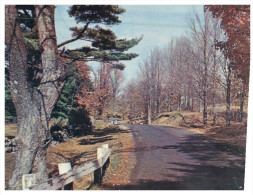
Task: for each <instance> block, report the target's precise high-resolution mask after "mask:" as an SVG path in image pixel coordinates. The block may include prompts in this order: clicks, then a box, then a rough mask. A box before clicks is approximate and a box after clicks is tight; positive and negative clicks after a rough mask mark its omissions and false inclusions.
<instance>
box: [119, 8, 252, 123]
mask: <svg viewBox="0 0 253 195" xmlns="http://www.w3.org/2000/svg"><path fill="white" fill-rule="evenodd" d="M249 10H250V8H249V6H211V5H208V6H205V7H204V12H203V17H201V16H200V15H198V14H196V15H195V16H194V17H192V18H191V19H190V20H189V22H188V26H189V30H188V31H187V32H186V33H185V35H182V36H180V37H177V38H173V39H171V41H170V42H169V44H168V46H167V47H166V48H156V49H153V50H152V51H151V54H150V57H148V58H147V59H145V60H144V61H143V62H142V63H141V64H140V65H139V70H138V74H137V75H138V76H137V78H136V79H135V80H133V81H132V82H130V83H128V85H127V86H126V89H125V91H124V93H123V94H121V98H122V100H121V104H122V105H123V107H126V105H128V109H122V110H123V111H124V113H123V114H124V115H125V116H128V119H129V120H130V121H132V122H134V121H135V120H136V119H142V120H145V121H146V122H147V123H148V124H151V122H152V121H153V120H155V119H156V118H157V117H158V116H159V114H160V113H162V112H171V111H173V110H190V111H201V112H202V113H203V116H202V118H203V119H202V123H203V125H204V126H205V125H207V115H208V114H209V113H210V114H211V116H212V124H213V125H215V124H216V122H217V106H218V105H221V104H225V105H226V112H225V114H226V117H225V118H226V125H227V126H229V125H230V122H231V119H232V113H231V103H234V104H236V105H240V110H239V113H238V120H239V121H242V119H243V117H244V115H245V113H244V112H243V107H244V104H245V99H246V98H247V94H248V85H249V67H250V60H249V59H250V58H249V56H250V53H249V52H250V48H249V46H250V25H249V18H250V17H249V16H250V12H249ZM208 108H209V109H208ZM208 110H209V111H208Z"/></svg>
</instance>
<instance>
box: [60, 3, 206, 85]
mask: <svg viewBox="0 0 253 195" xmlns="http://www.w3.org/2000/svg"><path fill="white" fill-rule="evenodd" d="M68 7H69V6H68V5H64V6H61V5H58V6H56V10H55V21H56V22H55V25H56V26H55V27H56V33H57V41H58V43H61V42H63V41H65V40H68V39H70V38H71V32H70V31H69V27H71V26H75V25H76V24H75V21H74V19H73V18H70V17H69V15H68V13H67V10H68ZM121 7H123V8H125V10H126V12H125V13H123V14H121V15H120V16H119V18H120V20H121V21H122V22H121V23H120V24H118V25H114V26H110V27H109V28H110V29H112V30H113V31H114V32H115V34H116V36H117V38H128V39H131V38H138V37H141V36H142V35H143V39H142V40H141V42H140V43H139V44H138V45H136V46H135V47H133V48H131V49H129V50H128V52H133V53H137V54H139V56H138V57H136V58H134V59H132V60H130V61H122V62H123V63H124V64H125V65H126V68H125V70H124V76H125V80H126V82H127V81H129V80H132V79H134V78H135V77H136V73H137V70H138V65H139V64H140V63H142V62H143V61H144V60H145V59H146V58H148V56H149V55H150V52H151V50H152V49H155V48H157V47H159V48H163V47H166V46H168V43H169V41H170V40H171V38H172V37H178V36H180V35H182V34H184V33H185V32H186V31H187V30H188V24H187V22H188V21H189V18H190V17H191V16H193V14H194V13H199V14H200V15H201V14H203V6H202V5H121ZM83 44H85V43H84V41H76V42H74V43H71V44H68V45H66V48H69V49H73V48H77V47H81V46H82V45H83ZM88 64H89V65H90V66H93V67H96V66H97V63H88Z"/></svg>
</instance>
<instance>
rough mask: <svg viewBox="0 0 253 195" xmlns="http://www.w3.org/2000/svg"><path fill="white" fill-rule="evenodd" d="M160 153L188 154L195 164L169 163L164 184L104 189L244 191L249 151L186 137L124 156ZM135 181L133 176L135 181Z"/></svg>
mask: <svg viewBox="0 0 253 195" xmlns="http://www.w3.org/2000/svg"><path fill="white" fill-rule="evenodd" d="M159 150H160V151H163V153H164V150H175V151H177V152H179V153H184V154H187V156H188V157H189V158H190V159H191V161H189V162H188V161H187V160H182V161H180V160H181V159H170V160H167V162H165V164H166V165H165V167H166V168H165V169H166V171H164V175H163V176H164V177H165V178H166V179H164V180H159V181H157V180H155V179H142V180H137V182H132V183H129V184H126V185H118V186H117V185H116V186H110V185H107V186H103V187H104V188H105V189H108V190H109V189H114V190H241V189H243V188H244V172H245V148H239V147H236V146H232V145H229V144H225V143H221V142H217V141H215V140H212V139H209V138H207V137H206V136H203V135H199V134H194V135H188V136H185V137H183V138H182V139H181V141H180V142H179V143H178V144H175V145H163V146H143V147H139V148H130V149H129V150H125V151H121V152H135V154H136V155H137V156H138V153H139V152H141V153H142V152H145V151H151V152H152V151H159ZM118 152H120V151H118ZM167 159H168V158H167ZM193 161H194V162H195V163H193ZM150 163H152V162H150ZM137 168H138V164H137ZM134 177H135V174H134V173H133V175H132V180H133V181H134V180H135V178H134Z"/></svg>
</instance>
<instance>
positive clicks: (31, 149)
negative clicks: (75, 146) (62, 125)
mask: <svg viewBox="0 0 253 195" xmlns="http://www.w3.org/2000/svg"><path fill="white" fill-rule="evenodd" d="M36 13H37V18H38V26H39V28H38V32H39V38H40V39H39V43H40V44H41V49H42V53H41V59H42V67H43V75H42V79H41V84H40V85H39V87H38V88H37V89H35V88H33V87H32V85H31V83H29V82H28V81H27V78H28V76H27V73H28V71H27V68H28V65H27V59H26V55H27V54H26V47H25V43H24V37H23V35H22V32H21V29H20V24H19V23H18V20H17V9H16V7H15V6H13V5H8V6H6V7H5V15H6V18H5V27H6V31H5V32H6V39H5V41H6V42H5V43H6V46H7V49H8V59H9V71H10V83H11V93H12V99H13V102H14V105H15V108H16V112H17V120H18V132H17V137H16V140H17V148H18V151H17V153H16V164H15V169H14V172H13V174H12V176H11V179H10V180H9V188H10V189H13V190H14V189H15V190H20V189H21V178H22V175H23V174H28V173H35V174H36V179H37V182H41V181H44V180H46V179H47V178H48V174H47V171H46V149H47V147H48V144H49V143H50V140H51V136H50V132H49V127H48V120H49V118H50V115H51V112H52V109H53V107H54V105H55V103H56V102H57V99H58V97H59V93H60V91H61V88H62V87H63V82H61V81H60V77H61V76H62V75H60V74H61V71H62V66H60V65H58V63H57V61H58V59H57V52H58V51H57V44H56V36H55V29H54V6H36ZM62 78H63V77H62Z"/></svg>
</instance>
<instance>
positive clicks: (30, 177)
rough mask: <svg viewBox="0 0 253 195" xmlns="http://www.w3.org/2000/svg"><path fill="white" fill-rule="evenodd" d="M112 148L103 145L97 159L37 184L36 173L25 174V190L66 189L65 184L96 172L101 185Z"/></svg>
mask: <svg viewBox="0 0 253 195" xmlns="http://www.w3.org/2000/svg"><path fill="white" fill-rule="evenodd" d="M110 154H111V150H110V148H109V146H108V144H104V145H102V147H101V148H98V149H97V160H95V161H93V162H90V163H87V164H84V165H82V166H80V167H77V168H75V169H71V170H69V171H67V172H66V173H63V174H61V175H58V176H55V177H53V178H50V179H48V180H47V181H44V182H41V183H38V184H35V182H34V179H35V174H27V175H23V179H22V182H23V190H57V189H64V186H66V185H68V184H71V183H72V182H73V181H75V180H77V179H79V178H81V177H83V176H85V175H87V174H89V173H92V172H94V183H95V184H99V185H101V183H102V176H103V174H104V171H105V168H106V166H107V165H108V163H109V156H110Z"/></svg>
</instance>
